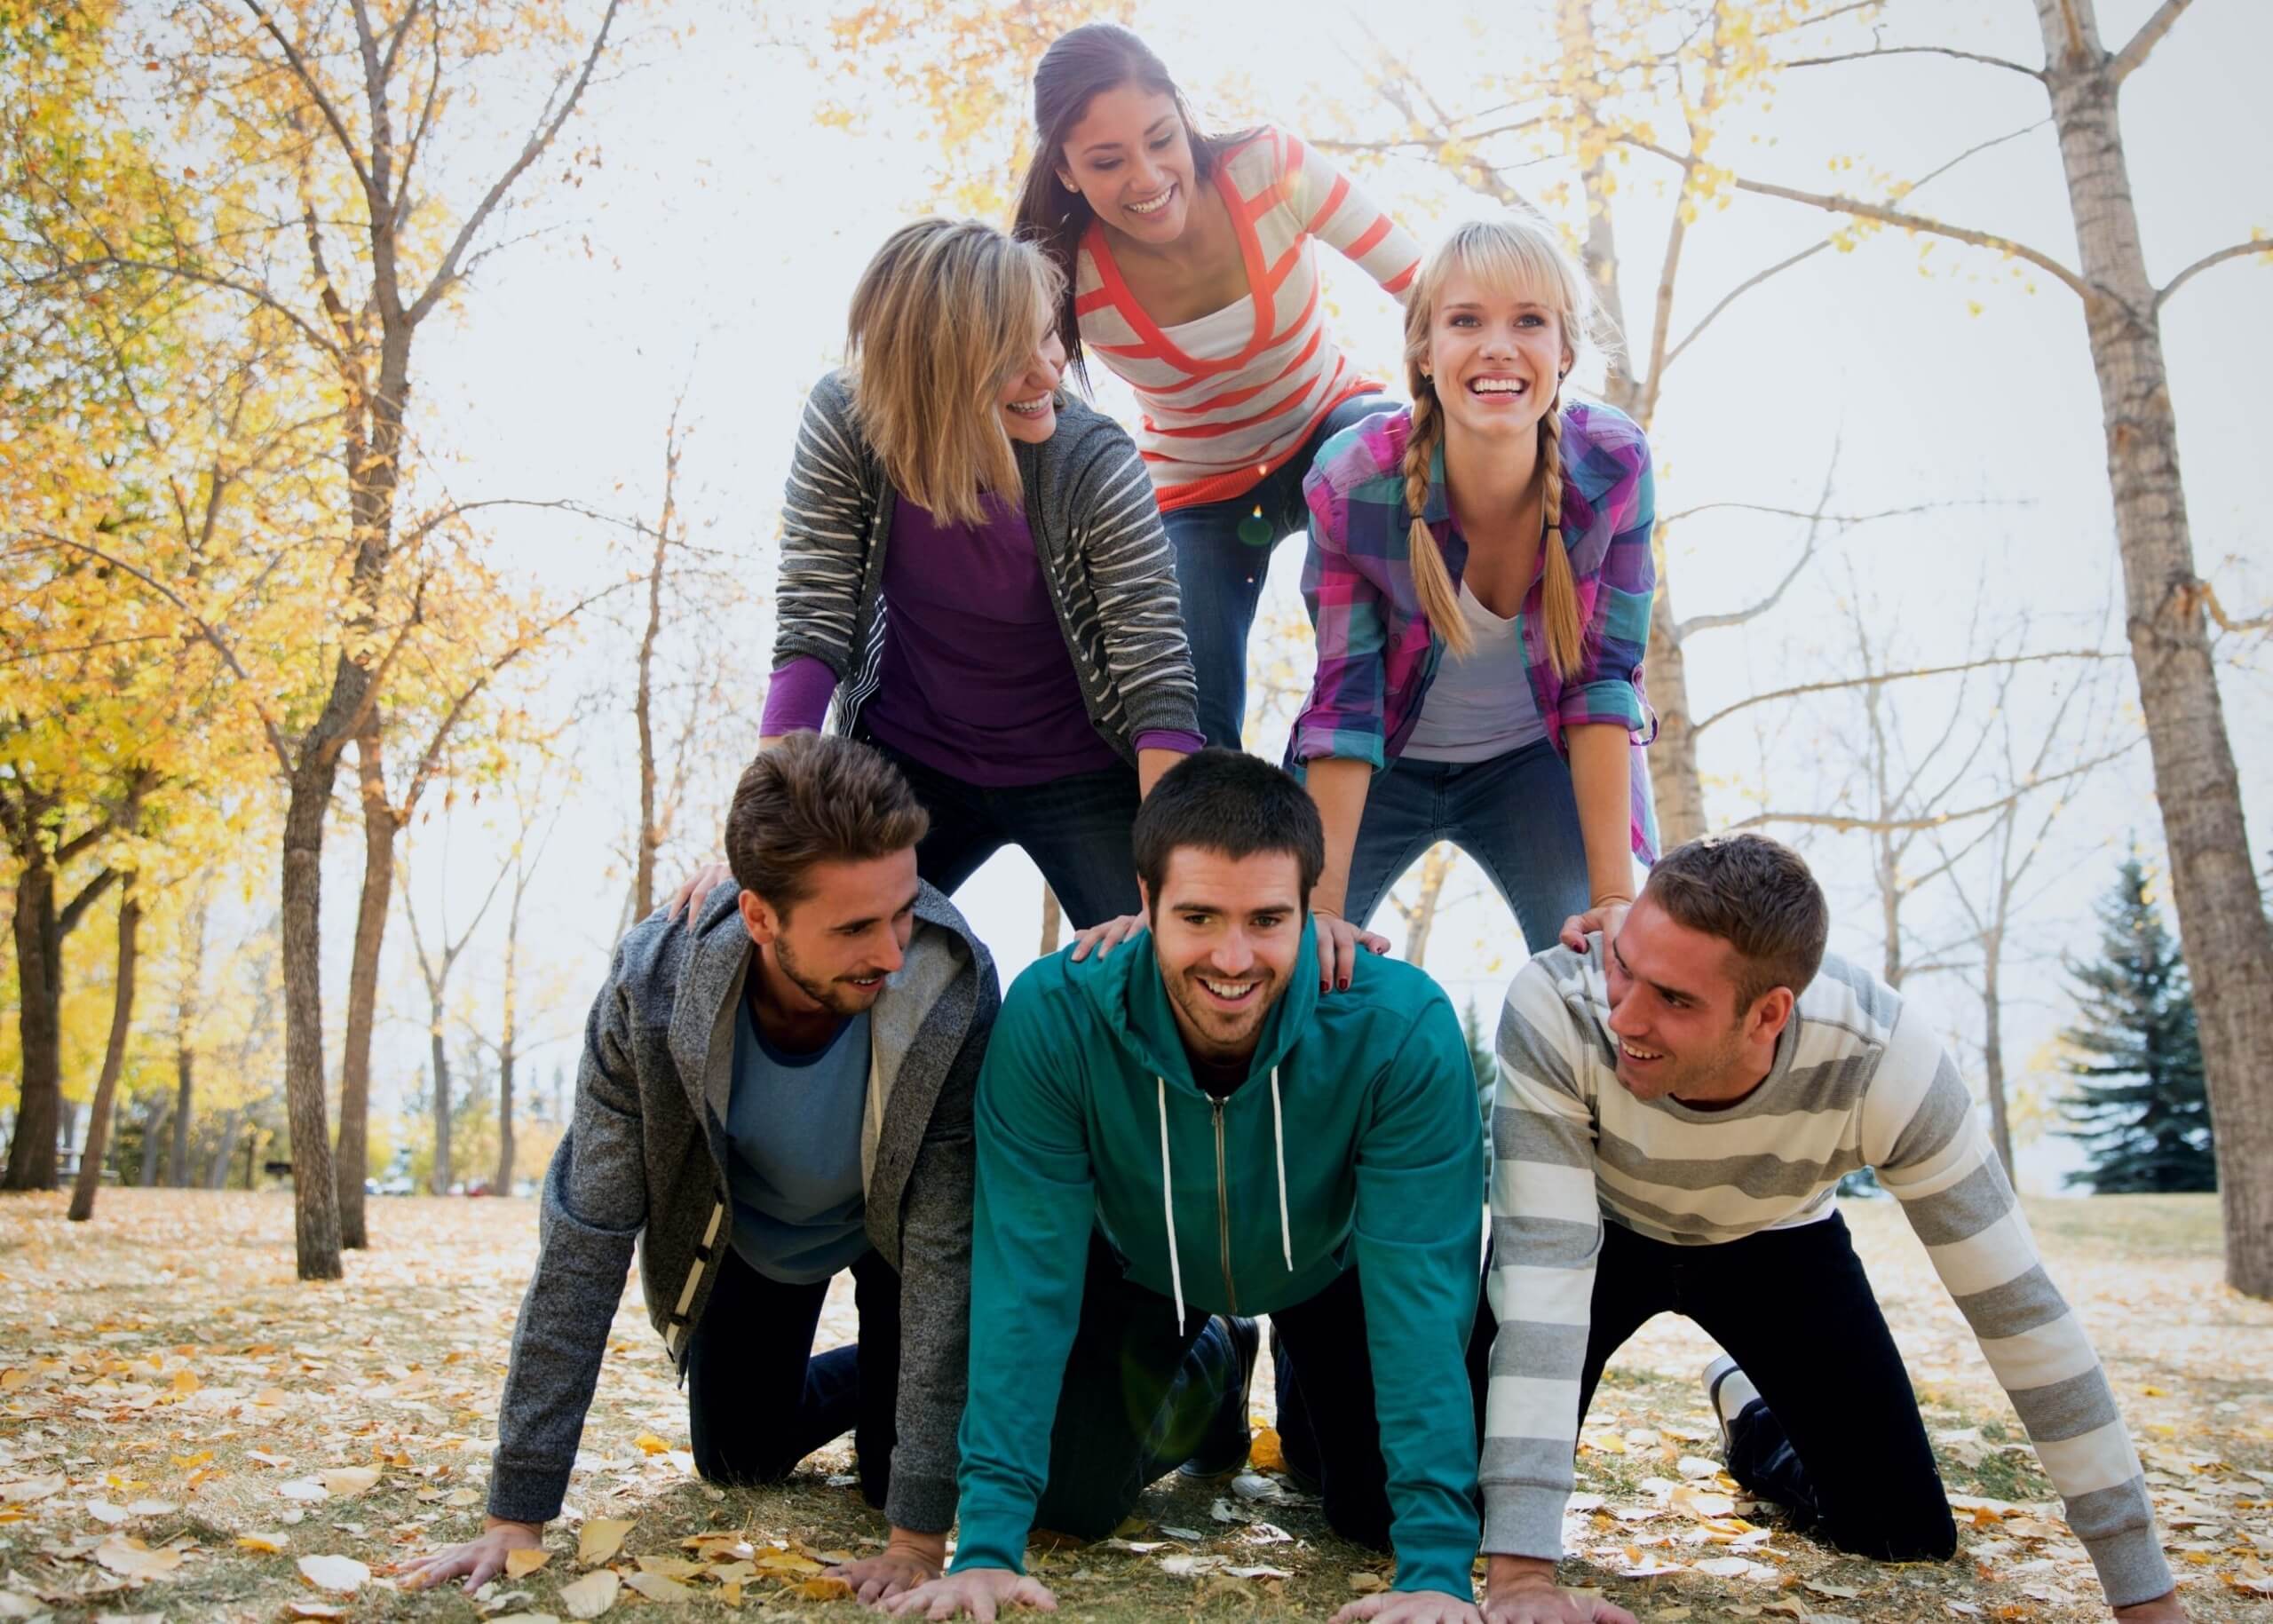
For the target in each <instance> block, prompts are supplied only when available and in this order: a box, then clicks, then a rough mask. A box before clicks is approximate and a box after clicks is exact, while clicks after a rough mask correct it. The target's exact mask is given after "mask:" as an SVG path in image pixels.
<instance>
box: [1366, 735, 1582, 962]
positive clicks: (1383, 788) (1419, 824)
mask: <svg viewBox="0 0 2273 1624" xmlns="http://www.w3.org/2000/svg"><path fill="white" fill-rule="evenodd" d="M1440 840H1449V841H1451V842H1452V843H1453V844H1454V845H1456V846H1458V847H1459V848H1460V849H1461V851H1463V852H1467V853H1468V854H1469V856H1470V857H1472V858H1474V859H1475V860H1476V862H1477V867H1480V868H1482V869H1483V870H1484V872H1485V875H1487V876H1488V877H1489V878H1490V879H1491V881H1492V883H1493V886H1494V887H1495V888H1497V890H1498V891H1499V892H1500V897H1501V900H1502V901H1504V902H1505V903H1507V905H1508V907H1509V909H1511V910H1512V911H1513V912H1514V914H1515V915H1516V925H1517V929H1519V930H1520V931H1523V933H1524V945H1525V947H1527V948H1528V949H1529V950H1530V951H1532V952H1533V953H1540V952H1543V951H1545V950H1546V949H1547V948H1548V947H1553V946H1554V945H1555V936H1556V931H1560V930H1561V929H1562V928H1563V922H1564V920H1565V919H1568V918H1569V917H1570V916H1571V915H1573V914H1577V913H1582V912H1584V911H1585V909H1586V906H1587V900H1588V887H1587V844H1586V841H1585V838H1584V837H1583V836H1581V835H1580V832H1579V802H1578V797H1577V796H1575V795H1574V794H1573V793H1572V788H1571V768H1570V765H1569V764H1567V763H1566V762H1564V759H1563V758H1562V757H1560V756H1558V755H1556V753H1555V747H1554V746H1553V745H1551V744H1549V743H1548V741H1546V740H1544V739H1541V740H1540V741H1539V742H1538V743H1536V744H1527V745H1525V746H1524V747H1523V748H1522V749H1516V750H1509V752H1508V753H1507V754H1506V755H1505V756H1495V757H1493V758H1492V759H1491V760H1489V761H1477V762H1445V761H1412V760H1402V759H1401V760H1398V761H1393V762H1391V763H1390V764H1389V766H1388V767H1387V768H1386V769H1384V770H1383V771H1382V772H1376V773H1374V781H1373V784H1372V786H1371V788H1369V789H1368V790H1367V791H1366V816H1365V820H1364V821H1363V822H1361V823H1360V824H1359V825H1358V844H1357V847H1356V849H1355V850H1354V851H1353V852H1351V854H1350V889H1349V893H1348V896H1347V898H1346V899H1345V902H1344V905H1343V908H1342V912H1343V915H1344V916H1345V917H1347V918H1348V919H1349V920H1350V922H1351V923H1355V924H1358V925H1361V926H1362V925H1363V924H1364V923H1366V921H1367V920H1369V919H1371V918H1372V917H1373V915H1374V909H1375V908H1376V907H1379V906H1380V905H1381V899H1382V898H1383V897H1384V896H1386V895H1388V894H1389V889H1390V886H1392V885H1394V884H1396V883H1397V882H1398V879H1399V878H1400V877H1401V876H1402V875H1404V873H1405V871H1406V869H1407V868H1409V867H1412V866H1413V864H1414V860H1415V859H1417V858H1419V857H1420V855H1421V854H1422V852H1426V851H1427V850H1428V849H1429V848H1430V846H1432V845H1434V844H1437V842H1438V841H1440Z"/></svg>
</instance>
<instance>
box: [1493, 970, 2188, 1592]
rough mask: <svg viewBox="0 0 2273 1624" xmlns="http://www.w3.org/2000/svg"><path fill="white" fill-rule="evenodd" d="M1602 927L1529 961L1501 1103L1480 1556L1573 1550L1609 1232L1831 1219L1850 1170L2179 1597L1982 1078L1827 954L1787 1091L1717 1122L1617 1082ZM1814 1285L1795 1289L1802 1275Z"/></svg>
mask: <svg viewBox="0 0 2273 1624" xmlns="http://www.w3.org/2000/svg"><path fill="white" fill-rule="evenodd" d="M1608 1020H1609V995H1608V993H1607V991H1606V989H1605V987H1604V978H1603V955H1602V947H1601V939H1600V938H1598V937H1597V938H1596V939H1593V942H1592V943H1591V945H1590V948H1589V951H1588V953H1586V954H1585V955H1579V954H1575V953H1572V952H1570V951H1568V950H1567V949H1564V948H1561V947H1557V948H1555V949H1553V950H1551V951H1549V952H1548V953H1544V954H1541V955H1540V956H1539V957H1538V958H1536V959H1533V960H1532V962H1531V963H1529V964H1527V965H1525V967H1524V969H1523V970H1521V971H1520V972H1519V973H1518V974H1517V977H1516V978H1515V981H1514V984H1513V985H1512V986H1509V989H1508V1001H1507V1005H1506V1007H1505V1008H1504V1009H1503V1010H1501V1017H1500V1036H1499V1058H1500V1080H1499V1084H1498V1089H1497V1098H1496V1101H1495V1105H1494V1109H1493V1171H1492V1219H1493V1240H1494V1254H1493V1264H1494V1266H1493V1273H1492V1279H1491V1280H1490V1282H1489V1289H1490V1292H1491V1299H1492V1305H1493V1312H1494V1313H1495V1315H1496V1316H1497V1318H1498V1319H1499V1322H1500V1335H1499V1338H1498V1341H1497V1342H1496V1343H1495V1344H1494V1346H1493V1352H1492V1373H1491V1388H1490V1397H1489V1407H1488V1409H1487V1411H1486V1414H1485V1438H1484V1451H1483V1471H1482V1480H1483V1487H1484V1498H1485V1515H1484V1549H1485V1550H1486V1551H1497V1552H1505V1553H1509V1554H1512V1555H1517V1556H1525V1557H1548V1558H1553V1557H1558V1556H1560V1555H1561V1550H1562V1519H1563V1508H1564V1501H1565V1500H1566V1499H1567V1498H1568V1496H1569V1494H1570V1492H1571V1484H1572V1449H1573V1446H1574V1445H1575V1443H1576V1441H1577V1438H1578V1426H1579V1385H1580V1369H1581V1366H1582V1363H1583V1360H1584V1359H1585V1355H1586V1348H1587V1329H1588V1319H1589V1315H1590V1311H1591V1308H1592V1299H1593V1292H1594V1278H1595V1263H1596V1257H1597V1256H1599V1254H1600V1251H1601V1245H1602V1225H1603V1224H1604V1223H1605V1222H1608V1223H1612V1224H1623V1225H1625V1226H1626V1227H1627V1228H1628V1229H1629V1230H1632V1231H1633V1232H1635V1233H1636V1234H1640V1235H1645V1236H1648V1237H1649V1238H1651V1240H1659V1241H1664V1242H1667V1243H1668V1244H1672V1245H1676V1246H1711V1245H1714V1244H1715V1243H1717V1242H1722V1241H1729V1240H1737V1239H1738V1238H1739V1237H1741V1236H1745V1235H1749V1234H1753V1233H1755V1232H1758V1231H1761V1230H1763V1229H1774V1228H1782V1227H1787V1226H1790V1225H1794V1224H1812V1223H1817V1222H1819V1221H1821V1220H1822V1219H1824V1218H1826V1217H1828V1216H1830V1214H1831V1212H1832V1210H1833V1208H1832V1195H1833V1190H1834V1188H1835V1187H1836V1185H1837V1184H1838V1182H1839V1180H1840V1179H1841V1177H1842V1176H1845V1175H1846V1174H1848V1173H1850V1172H1852V1171H1854V1170H1855V1169H1856V1168H1862V1167H1869V1168H1874V1169H1875V1170H1876V1171H1877V1174H1878V1176H1879V1180H1880V1182H1881V1184H1884V1185H1885V1186H1886V1188H1887V1189H1888V1190H1889V1191H1890V1192H1893V1193H1894V1195H1895V1196H1896V1197H1897V1198H1898V1199H1899V1200H1901V1202H1902V1208H1903V1213H1904V1216H1906V1217H1907V1218H1908V1219H1909V1220H1910V1225H1911V1227H1912V1229H1913V1230H1914V1231H1915V1232H1917V1235H1918V1238H1919V1240H1921V1241H1923V1242H1924V1243H1925V1246H1926V1251H1927V1256H1928V1257H1930V1258H1931V1259H1932V1260H1933V1264H1934V1267H1935V1269H1936V1271H1938V1272H1939V1273H1940V1275H1941V1278H1942V1282H1943V1284H1944V1286H1946V1287H1948V1288H1949V1291H1950V1295H1952V1297H1954V1298H1955V1299H1956V1301H1957V1305H1958V1308H1959V1310H1960V1311H1961V1312H1962V1313H1963V1314H1964V1315H1965V1318H1966V1321H1967V1323H1968V1325H1970V1326H1971V1327H1973V1333H1974V1335H1976V1337H1977V1338H1979V1340H1980V1343H1981V1351H1982V1352H1983V1353H1984V1355H1986V1356H1987V1358H1988V1360H1989V1367H1990V1368H1991V1369H1992V1371H1994V1372H1995V1373H1996V1376H1997V1380H1998V1381H1999V1382H2001V1383H2002V1384H2003V1386H2004V1389H2005V1391H2006V1393H2007V1394H2008V1396H2009V1397H2010V1398H2011V1399H2012V1402H2013V1407H2014V1409H2015V1410H2016V1411H2018V1412H2019V1414H2020V1418H2021V1421H2022V1423H2023V1424H2024V1425H2025V1426H2026V1427H2027V1429H2028V1433H2029V1437H2030V1438H2031V1440H2032V1441H2033V1442H2034V1444H2035V1446H2036V1451H2037V1454H2038V1455H2039V1458H2040V1459H2041V1460H2042V1461H2043V1462H2044V1470H2045V1471H2046V1473H2047V1475H2048V1476H2050V1477H2051V1479H2052V1482H2053V1485H2054V1486H2055V1487H2056V1488H2057V1489H2058V1490H2059V1492H2060V1493H2061V1495H2062V1497H2063V1500H2064V1501H2066V1506H2067V1519H2068V1525H2069V1526H2070V1527H2071V1528H2072V1529H2074V1530H2075V1532H2076V1533H2077V1536H2078V1537H2079V1538H2080V1539H2081V1540H2082V1541H2083V1542H2084V1544H2085V1546H2086V1548H2087V1549H2088V1550H2089V1551H2090V1553H2091V1557H2092V1560H2093V1562H2094V1563H2095V1565H2097V1567H2098V1569H2099V1575H2100V1580H2101V1583H2102V1584H2103V1586H2104V1587H2105V1588H2106V1591H2107V1597H2108V1601H2109V1602H2110V1604H2112V1605H2115V1606H2127V1605H2129V1604H2132V1603H2134V1602H2139V1601H2145V1600H2147V1599H2149V1598H2150V1597H2153V1596H2160V1595H2162V1594H2164V1593H2165V1592H2166V1591H2167V1590H2168V1589H2169V1588H2171V1582H2172V1581H2171V1575H2170V1569H2169V1567H2168V1566H2167V1565H2166V1563H2165V1562H2164V1560H2163V1555H2162V1549H2161V1545H2160V1542H2159V1541H2158V1539H2157V1537H2156V1534H2155V1527H2154V1517H2153V1512H2152V1509H2151V1508H2150V1505H2149V1502H2148V1499H2147V1491H2146V1485H2145V1483H2144V1481H2143V1479H2142V1476H2141V1471H2140V1465H2139V1458H2138V1455H2137V1454H2135V1453H2134V1450H2133V1449H2132V1446H2131V1440H2130V1436H2129V1434H2128V1433H2127V1432H2126V1430H2125V1429H2124V1425H2123V1418H2122V1417H2121V1415H2119V1414H2118V1413H2117V1411H2116V1407H2115V1396H2114V1394H2113V1392H2112V1391H2111V1390H2110V1388H2109V1386H2108V1382H2107V1376H2106V1374H2105V1373H2104V1372H2103V1370H2102V1369H2101V1368H2100V1363H2099V1359H2098V1356H2097V1355H2096V1354H2095V1353H2094V1352H2093V1351H2092V1347H2091V1343H2090V1341H2089V1340H2088V1339H2087V1337H2086V1336H2085V1335H2084V1329H2083V1327H2082V1326H2081V1325H2079V1323H2078V1322H2077V1319H2076V1316H2075V1314H2074V1313H2073V1311H2071V1310H2070V1308H2069V1307H2068V1304H2067V1303H2066V1302H2065V1301H2064V1300H2063V1298H2062V1296H2061V1295H2060V1292H2059V1289H2058V1287H2055V1286H2054V1285H2053V1283H2052V1281H2051V1279H2050V1278H2049V1277H2048V1276H2047V1274H2046V1273H2045V1271H2044V1264H2043V1262H2042V1260H2041V1259H2040V1258H2039V1256H2038V1255H2037V1249H2036V1242H2035V1240H2033V1239H2032V1238H2031V1236H2030V1234H2029V1230H2028V1224H2027V1221H2026V1219H2025V1218H2024V1216H2022V1214H2021V1210H2020V1208H2019V1206H2018V1205H2017V1204H2016V1202H2015V1200H2014V1198H2013V1191H2012V1186H2011V1184H2009V1183H2008V1182H2007V1180H2006V1177H2005V1171H2004V1168H2002V1167H2001V1166H2000V1164H1999V1162H1998V1161H1997V1157H1996V1154H1995V1153H1994V1152H1993V1151H1992V1149H1991V1148H1990V1146H1989V1142H1988V1140H1987V1137H1985V1136H1984V1134H1983V1133H1982V1131H1981V1128H1980V1124H1979V1121H1978V1119H1977V1118H1976V1114H1975V1112H1974V1106H1973V1100H1972V1097H1971V1095H1970V1094H1968V1091H1967V1089H1966V1086H1965V1082H1964V1081H1963V1079H1961V1078H1960V1076H1959V1075H1958V1072H1957V1068H1956V1066H1954V1065H1953V1064H1952V1062H1951V1060H1950V1058H1949V1056H1948V1055H1947V1053H1946V1052H1944V1049H1943V1046H1942V1043H1941V1041H1940V1040H1939V1039H1938V1038H1937V1037H1936V1035H1935V1034H1934V1032H1933V1030H1932V1029H1931V1027H1930V1026H1928V1023H1927V1020H1926V1018H1925V1017H1924V1015H1923V1014H1921V1012H1920V1011H1918V1010H1916V1009H1914V1008H1912V1007H1908V1006H1905V1003H1904V1002H1903V1000H1902V998H1901V997H1900V995H1899V994H1897V993H1895V992H1894V991H1893V989H1892V988H1890V987H1889V986H1886V984H1885V983H1883V982H1881V980H1879V979H1878V978H1876V977H1875V976H1873V975H1872V974H1870V973H1869V972H1868V971H1867V970H1862V969H1859V968H1857V966H1855V965H1853V964H1849V963H1846V962H1844V961H1842V960H1841V959H1838V958H1836V957H1833V956H1826V958H1825V960H1824V963H1823V969H1822V971H1821V972H1820V973H1819V974H1818V976H1817V977H1816V978H1815V980H1814V982H1813V983H1812V984H1811V985H1810V986H1809V987H1808V989H1807V991H1806V992H1805V993H1803V994H1801V997H1800V1000H1799V1005H1798V1009H1797V1010H1796V1011H1795V1012H1794V1016H1793V1018H1792V1021H1791V1024H1790V1026H1787V1027H1786V1030H1785V1032H1784V1034H1783V1036H1782V1037H1781V1038H1780V1039H1779V1040H1778V1043H1777V1049H1776V1061H1775V1066H1774V1068H1773V1069H1772V1070H1771V1071H1770V1073H1769V1074H1768V1078H1767V1081H1764V1082H1762V1084H1761V1086H1760V1087H1759V1089H1757V1090H1755V1091H1754V1093H1752V1094H1751V1095H1749V1096H1747V1097H1746V1098H1745V1099H1744V1100H1743V1101H1741V1102H1740V1103H1739V1104H1738V1105H1734V1106H1730V1107H1728V1108H1726V1109H1724V1110H1720V1111H1715V1112H1710V1113H1707V1112H1700V1111H1696V1110H1693V1109H1691V1108H1690V1107H1688V1106H1685V1105H1682V1104H1681V1102H1680V1101H1678V1100H1673V1099H1666V1100H1657V1101H1643V1100H1639V1099H1636V1098H1635V1097H1634V1096H1633V1095H1632V1094H1630V1093H1628V1091H1627V1089H1625V1087H1624V1086H1623V1085H1622V1084H1620V1082H1619V1081H1618V1078H1617V1073H1616V1065H1617V1051H1616V1040H1615V1039H1613V1038H1612V1036H1611V1034H1610V1031H1609V1027H1608V1025H1607V1023H1608ZM1795 1284H1797V1283H1796V1282H1795Z"/></svg>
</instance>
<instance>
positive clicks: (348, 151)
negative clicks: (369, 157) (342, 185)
mask: <svg viewBox="0 0 2273 1624" xmlns="http://www.w3.org/2000/svg"><path fill="white" fill-rule="evenodd" d="M245 9H246V10H247V11H249V12H251V13H252V14H253V15H254V16H255V17H257V18H258V19H259V20H260V26H261V27H262V28H265V29H266V30H267V31H268V36H269V37H270V38H271V39H273V40H274V41H275V42H276V43H277V44H279V45H281V46H282V47H283V50H284V59H285V61H286V62H288V63H289V64H290V65H291V68H292V76H293V77H294V78H296V79H297V80H298V81H299V82H300V86H301V88H302V89H303V90H305V91H307V93H308V99H309V100H311V101H313V103H315V107H316V111H317V112H319V113H321V114H322V115H323V120H324V123H327V124H329V125H330V126H331V133H332V136H333V138H334V139H337V141H338V142H339V150H340V153H341V154H342V155H344V156H345V158H346V160H347V165H348V167H349V168H350V169H352V170H354V171H355V178H356V180H357V182H358V183H360V185H361V186H362V188H363V197H364V201H365V202H368V204H369V205H370V208H371V212H372V213H373V214H374V215H376V214H379V213H380V212H382V209H381V205H380V202H379V193H378V189H377V188H376V186H373V185H372V184H371V172H370V170H367V169H365V168H364V167H363V159H362V154H360V152H358V151H357V150H356V147H355V138H354V137H353V136H352V135H350V134H348V133H347V125H346V123H345V121H344V120H343V119H341V117H340V116H339V109H338V108H337V107H333V106H332V105H331V98H330V97H329V96H327V95H326V94H324V89H323V86H322V85H321V84H319V83H316V76H315V73H314V70H313V69H312V68H310V67H309V66H308V62H307V59H306V58H305V57H304V56H302V55H301V54H300V49H299V47H298V46H297V45H295V44H293V43H292V42H291V41H290V40H289V39H288V38H286V37H285V35H284V30H283V29H281V28H278V27H277V26H276V22H275V20H274V19H273V18H272V17H270V16H269V14H268V13H267V12H265V11H264V10H263V9H262V8H261V4H260V0H245Z"/></svg>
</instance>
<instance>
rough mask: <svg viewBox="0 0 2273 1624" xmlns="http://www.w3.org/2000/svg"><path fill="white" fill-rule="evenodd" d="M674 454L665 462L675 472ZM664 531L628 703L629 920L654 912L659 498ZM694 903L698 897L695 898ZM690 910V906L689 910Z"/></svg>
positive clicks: (665, 541)
mask: <svg viewBox="0 0 2273 1624" xmlns="http://www.w3.org/2000/svg"><path fill="white" fill-rule="evenodd" d="M677 462H678V456H677V451H676V450H674V451H673V452H672V454H671V456H670V458H669V463H670V465H671V466H672V467H673V468H676V466H677ZM663 521H664V522H663V527H661V529H659V530H658V531H657V532H656V533H655V558H654V562H653V565H652V566H651V567H650V568H649V570H648V574H647V627H646V630H645V631H644V632H642V633H641V634H640V638H639V681H638V687H637V688H636V690H635V691H634V692H633V694H632V699H631V714H632V717H633V718H634V719H635V720H636V721H637V722H638V725H639V855H638V868H637V870H636V872H635V874H634V876H633V879H632V883H631V916H632V918H633V919H635V920H639V919H645V918H646V917H647V915H650V914H652V913H653V912H654V911H655V849H656V847H657V846H658V845H660V844H661V842H662V830H661V828H658V827H657V826H656V822H655V721H654V694H655V686H654V669H655V638H656V634H657V633H658V632H659V631H661V629H662V622H663V551H664V549H665V548H667V547H669V545H670V535H669V524H670V503H669V495H668V494H667V495H666V496H665V499H664V506H663ZM697 900H698V901H699V900H700V899H697ZM688 912H689V913H690V914H692V913H693V904H690V905H689V907H688Z"/></svg>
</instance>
